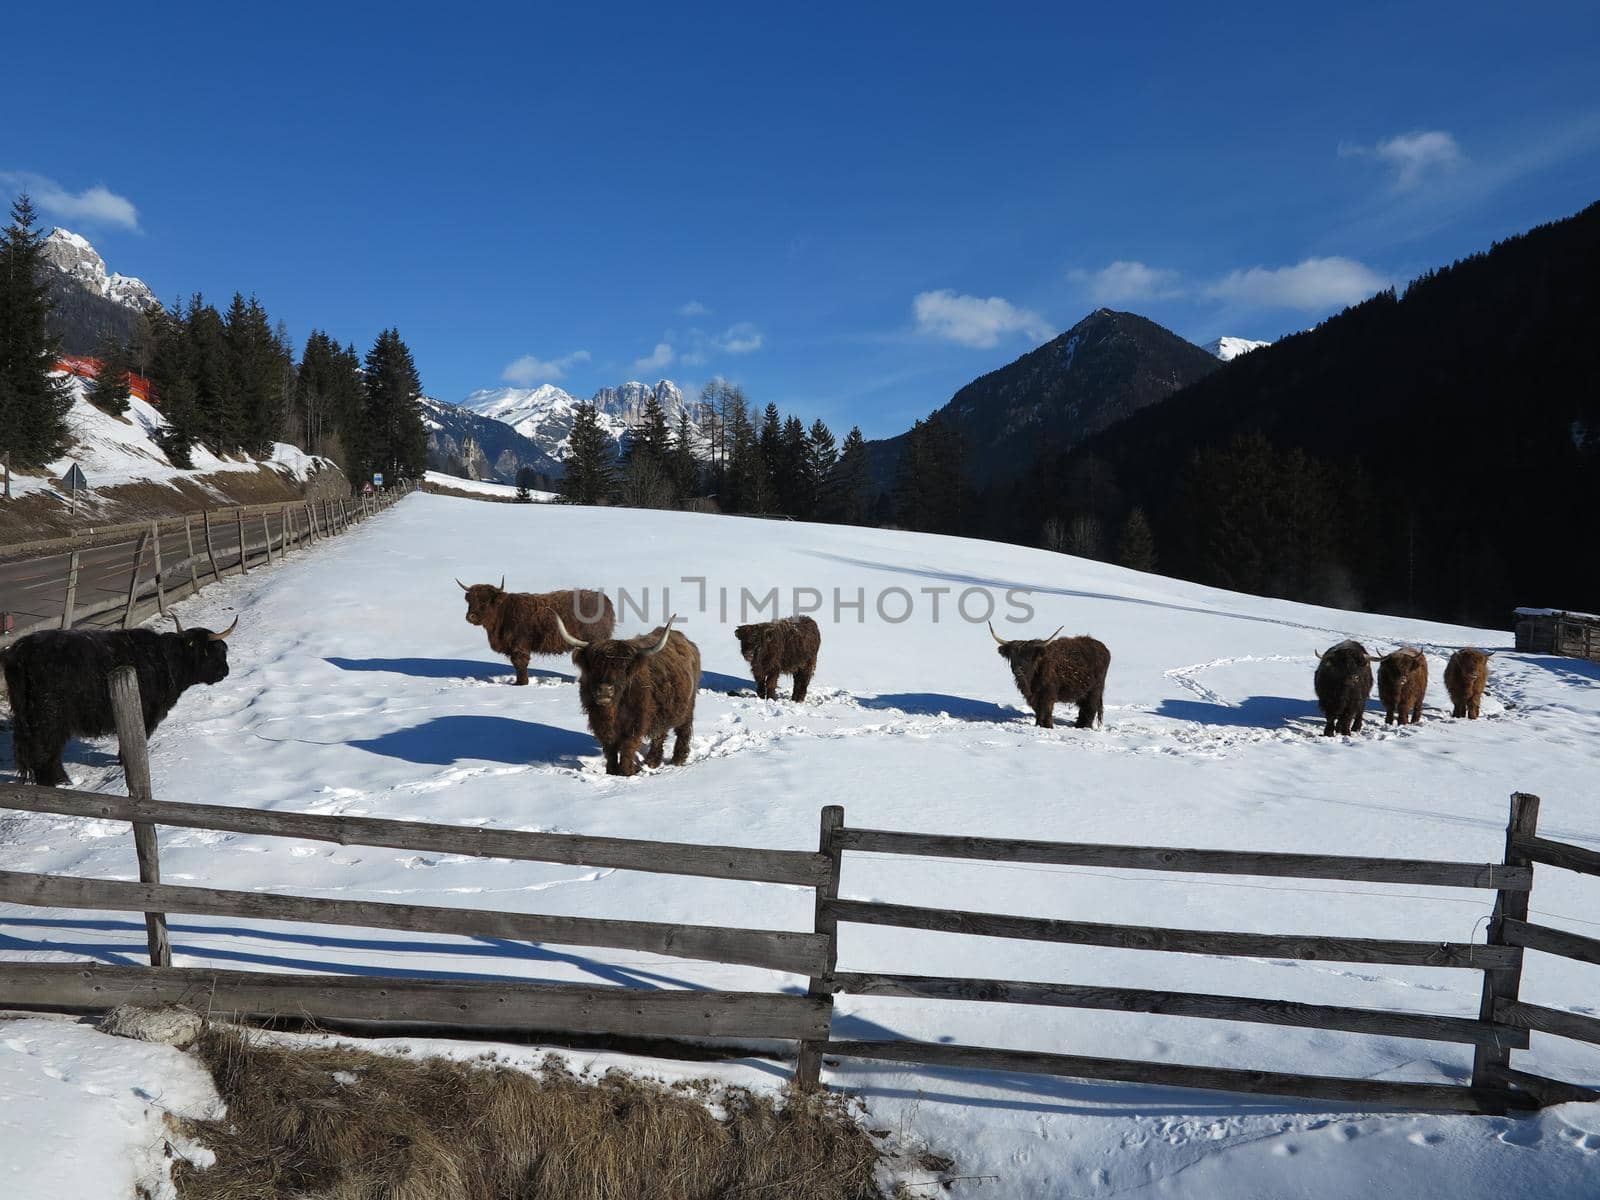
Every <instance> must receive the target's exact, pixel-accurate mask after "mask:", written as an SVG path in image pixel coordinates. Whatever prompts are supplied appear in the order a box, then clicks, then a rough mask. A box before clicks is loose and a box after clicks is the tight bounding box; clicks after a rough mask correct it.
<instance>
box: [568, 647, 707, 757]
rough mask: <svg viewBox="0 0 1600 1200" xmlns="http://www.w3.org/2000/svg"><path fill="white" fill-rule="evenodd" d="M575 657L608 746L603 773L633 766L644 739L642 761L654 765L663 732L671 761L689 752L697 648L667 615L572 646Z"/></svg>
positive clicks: (592, 720)
mask: <svg viewBox="0 0 1600 1200" xmlns="http://www.w3.org/2000/svg"><path fill="white" fill-rule="evenodd" d="M579 640H580V641H581V640H582V639H579ZM572 661H573V662H574V663H576V664H577V666H578V671H579V676H578V699H579V700H580V701H581V702H582V704H583V711H584V713H585V715H587V716H588V718H589V729H590V730H591V731H592V732H593V733H594V736H595V737H596V738H597V739H598V740H599V742H600V746H601V748H602V749H603V750H604V751H605V755H606V774H608V775H633V774H635V773H636V772H637V771H638V770H639V747H640V746H641V745H645V744H648V747H647V749H646V751H645V756H644V765H645V766H647V767H659V766H660V765H661V758H662V754H663V751H664V750H665V748H666V741H667V734H668V733H673V734H675V735H676V736H675V740H674V741H673V744H672V765H673V766H675V767H679V766H682V765H683V764H684V763H685V762H687V761H688V760H689V738H690V736H691V735H692V734H693V732H694V699H695V695H696V694H697V693H698V691H699V689H700V650H699V647H697V646H696V645H695V644H694V643H693V642H691V641H690V640H689V639H688V638H686V637H684V636H683V634H681V633H679V632H678V631H677V630H676V629H672V628H671V622H670V621H669V622H668V623H667V624H666V625H663V626H660V627H659V628H656V629H653V630H651V631H650V632H649V633H647V634H643V635H641V636H639V637H635V638H628V639H626V640H620V639H606V640H604V641H593V642H589V643H588V644H587V645H584V646H579V647H575V648H574V649H573V652H572Z"/></svg>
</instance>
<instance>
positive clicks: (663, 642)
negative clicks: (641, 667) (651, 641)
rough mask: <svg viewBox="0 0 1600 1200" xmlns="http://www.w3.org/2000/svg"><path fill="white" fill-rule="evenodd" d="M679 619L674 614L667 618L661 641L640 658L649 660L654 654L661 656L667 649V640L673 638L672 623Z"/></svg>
mask: <svg viewBox="0 0 1600 1200" xmlns="http://www.w3.org/2000/svg"><path fill="white" fill-rule="evenodd" d="M677 619H678V614H677V613H673V614H672V615H671V616H670V617H668V618H667V625H666V628H665V629H663V630H662V631H661V640H660V641H659V642H657V643H656V644H655V645H654V646H651V647H650V649H648V650H645V651H642V652H641V653H640V655H639V657H640V658H649V657H650V656H651V655H652V654H660V653H661V652H662V651H663V650H665V649H666V648H667V639H668V638H669V637H671V636H672V623H673V622H674V621H676V620H677Z"/></svg>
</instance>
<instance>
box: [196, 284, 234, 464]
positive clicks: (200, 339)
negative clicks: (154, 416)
mask: <svg viewBox="0 0 1600 1200" xmlns="http://www.w3.org/2000/svg"><path fill="white" fill-rule="evenodd" d="M184 326H185V337H186V339H187V341H188V343H189V356H190V378H191V379H192V380H193V382H194V393H195V409H196V413H197V415H198V420H197V422H196V432H197V434H198V435H199V436H198V440H199V441H202V442H204V443H205V444H206V445H207V446H209V447H211V449H212V450H214V451H217V452H218V453H222V452H225V451H228V450H232V449H233V448H235V447H236V446H238V445H239V429H240V419H239V396H238V390H237V388H236V387H235V386H234V380H233V371H232V367H231V364H230V362H229V355H228V327H227V325H226V324H225V323H224V322H223V320H222V314H221V313H219V312H218V311H217V310H216V309H215V308H214V307H212V306H211V305H209V304H207V303H206V302H205V299H204V297H202V296H201V295H200V294H199V293H198V292H196V293H195V294H194V295H193V296H191V297H190V298H189V309H188V312H187V313H186V314H185V316H184Z"/></svg>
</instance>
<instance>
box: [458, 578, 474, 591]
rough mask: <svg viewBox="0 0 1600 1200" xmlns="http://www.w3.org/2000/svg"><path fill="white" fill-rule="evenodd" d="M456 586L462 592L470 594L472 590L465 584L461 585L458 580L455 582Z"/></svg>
mask: <svg viewBox="0 0 1600 1200" xmlns="http://www.w3.org/2000/svg"><path fill="white" fill-rule="evenodd" d="M456 586H457V587H458V588H460V589H461V590H462V591H463V592H470V591H471V590H472V589H471V588H469V587H468V586H467V585H466V584H464V583H462V582H461V580H459V579H458V580H456Z"/></svg>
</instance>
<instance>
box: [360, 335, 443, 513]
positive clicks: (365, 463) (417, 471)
mask: <svg viewBox="0 0 1600 1200" xmlns="http://www.w3.org/2000/svg"><path fill="white" fill-rule="evenodd" d="M362 383H363V386H364V392H365V396H364V403H363V405H362V418H363V419H362V422H361V437H362V439H363V444H362V453H361V457H360V459H359V460H356V461H357V462H358V463H359V466H358V469H357V473H356V478H358V479H363V480H364V479H368V478H370V477H371V476H372V475H373V474H374V473H375V472H382V474H383V478H384V483H385V485H391V484H394V483H397V482H399V481H400V480H403V479H409V478H411V477H413V476H417V475H421V474H422V471H423V467H424V465H425V462H426V460H427V456H428V430H427V426H425V425H424V424H423V423H422V408H421V406H420V405H419V404H418V399H419V398H420V397H421V395H422V380H421V379H420V378H419V377H418V375H417V365H416V363H415V361H414V360H413V359H412V357H411V350H410V348H409V347H408V346H407V345H406V344H405V342H404V341H403V340H402V339H401V337H400V331H399V330H398V329H386V330H384V331H383V332H382V333H380V334H379V335H378V340H377V341H376V342H374V343H373V344H372V349H371V350H369V351H368V352H367V361H366V373H365V374H364V375H363V376H362Z"/></svg>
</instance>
